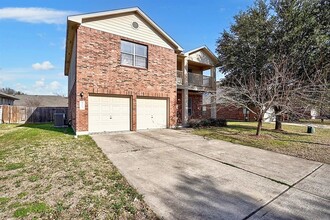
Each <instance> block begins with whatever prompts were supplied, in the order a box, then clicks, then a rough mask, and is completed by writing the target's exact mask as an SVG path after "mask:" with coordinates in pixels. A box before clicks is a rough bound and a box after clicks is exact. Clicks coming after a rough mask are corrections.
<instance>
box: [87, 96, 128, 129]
mask: <svg viewBox="0 0 330 220" xmlns="http://www.w3.org/2000/svg"><path fill="white" fill-rule="evenodd" d="M129 130H130V99H129V98H123V97H104V96H89V97H88V131H89V132H103V131H129Z"/></svg>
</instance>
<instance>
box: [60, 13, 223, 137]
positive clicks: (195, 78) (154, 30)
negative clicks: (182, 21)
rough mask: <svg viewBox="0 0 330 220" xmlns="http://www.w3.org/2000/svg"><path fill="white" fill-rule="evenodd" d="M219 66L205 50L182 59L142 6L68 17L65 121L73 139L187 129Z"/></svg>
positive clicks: (175, 45)
mask: <svg viewBox="0 0 330 220" xmlns="http://www.w3.org/2000/svg"><path fill="white" fill-rule="evenodd" d="M216 65H217V58H216V57H215V56H214V55H213V54H212V52H210V51H209V50H208V49H207V48H206V47H201V48H198V49H196V50H192V51H189V52H186V53H184V52H183V49H182V48H181V47H180V45H179V44H178V43H177V42H175V41H174V40H173V39H172V38H171V37H170V36H169V35H168V34H167V33H165V32H164V31H163V30H162V29H161V28H160V27H159V26H157V25H156V24H155V23H154V22H153V21H152V20H151V19H150V18H149V17H148V16H147V15H146V14H144V13H143V12H142V11H141V10H140V9H139V8H129V9H121V10H114V11H106V12H97V13H91V14H82V15H74V16H69V17H68V23H67V38H66V54H65V75H67V76H68V81H69V82H68V96H69V115H68V118H69V120H70V121H71V124H72V127H73V129H74V130H75V132H76V134H78V135H79V134H87V133H92V132H103V131H129V130H133V131H135V130H139V129H152V128H169V127H175V126H176V125H177V124H178V123H180V124H185V123H187V120H188V118H189V117H202V105H201V103H202V93H203V92H205V91H207V92H215V67H216ZM205 71H209V75H210V76H203V72H205ZM214 104H215V103H214ZM211 114H212V116H213V117H216V111H215V105H214V109H213V110H212V113H211Z"/></svg>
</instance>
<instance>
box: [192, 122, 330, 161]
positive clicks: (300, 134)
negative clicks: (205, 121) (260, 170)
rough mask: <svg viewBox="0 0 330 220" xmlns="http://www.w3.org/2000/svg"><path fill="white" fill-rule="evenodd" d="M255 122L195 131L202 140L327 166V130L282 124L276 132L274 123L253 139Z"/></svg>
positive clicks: (329, 131) (329, 154)
mask: <svg viewBox="0 0 330 220" xmlns="http://www.w3.org/2000/svg"><path fill="white" fill-rule="evenodd" d="M256 126H257V124H256V123H254V122H228V127H221V128H202V129H195V130H194V131H193V132H194V133H195V134H198V135H202V136H205V137H210V138H215V139H220V140H224V141H229V142H233V143H237V144H242V145H246V146H251V147H257V148H261V149H265V150H270V151H275V152H278V153H282V154H287V155H292V156H296V157H301V158H305V159H309V160H314V161H319V162H323V163H328V164H330V129H325V128H324V129H322V128H316V133H314V134H307V133H306V130H307V129H306V127H305V126H293V125H291V126H290V125H283V131H275V130H273V129H274V124H270V123H264V125H263V128H262V132H261V136H259V137H258V136H256V135H255V132H256Z"/></svg>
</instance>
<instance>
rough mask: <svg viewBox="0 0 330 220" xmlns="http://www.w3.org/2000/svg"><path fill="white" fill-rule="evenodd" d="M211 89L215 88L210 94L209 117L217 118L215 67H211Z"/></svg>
mask: <svg viewBox="0 0 330 220" xmlns="http://www.w3.org/2000/svg"><path fill="white" fill-rule="evenodd" d="M211 77H212V89H214V90H215V92H214V93H212V95H211V118H217V87H216V77H217V76H216V68H215V67H214V66H213V67H212V68H211Z"/></svg>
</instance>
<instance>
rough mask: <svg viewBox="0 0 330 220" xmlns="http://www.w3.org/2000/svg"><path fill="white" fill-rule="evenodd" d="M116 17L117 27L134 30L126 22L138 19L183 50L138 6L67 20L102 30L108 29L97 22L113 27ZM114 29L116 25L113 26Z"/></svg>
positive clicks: (70, 17)
mask: <svg viewBox="0 0 330 220" xmlns="http://www.w3.org/2000/svg"><path fill="white" fill-rule="evenodd" d="M123 18H124V19H123ZM111 19H113V22H112V21H111ZM118 19H120V25H121V26H120V27H119V28H121V29H123V28H125V27H126V26H125V25H129V28H130V29H131V30H134V28H133V27H132V26H131V25H132V23H127V22H128V21H131V20H130V19H133V20H134V19H136V20H139V21H140V22H142V23H143V25H144V26H145V27H144V29H146V27H148V28H150V29H152V30H153V31H154V32H155V33H156V34H157V35H158V37H160V38H162V39H163V40H165V41H166V42H167V43H168V44H169V45H170V46H171V47H172V48H173V49H175V50H176V51H179V52H181V51H182V50H183V49H182V48H181V46H180V45H179V44H178V43H177V42H176V41H175V40H174V39H172V38H171V37H170V36H169V35H168V34H167V33H166V32H165V31H164V30H163V29H161V28H160V27H159V26H158V25H157V24H156V23H155V22H154V21H153V20H152V19H151V18H149V17H148V16H147V15H146V14H145V13H144V12H143V11H142V10H141V9H140V8H138V7H134V8H127V9H119V10H112V11H104V12H96V13H89V14H82V15H74V16H69V17H68V21H72V22H76V23H79V24H82V25H85V26H88V25H91V26H92V27H93V28H97V29H103V30H109V29H107V28H105V29H104V28H102V27H100V26H98V25H99V24H100V23H98V22H100V21H105V22H104V23H101V24H105V25H110V29H111V28H113V26H111V25H117V24H118ZM127 19H128V20H127ZM92 22H96V23H98V24H92ZM117 29H118V27H117ZM115 31H116V27H115Z"/></svg>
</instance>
